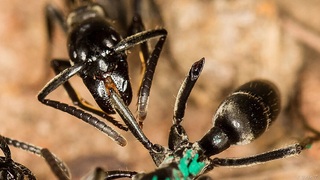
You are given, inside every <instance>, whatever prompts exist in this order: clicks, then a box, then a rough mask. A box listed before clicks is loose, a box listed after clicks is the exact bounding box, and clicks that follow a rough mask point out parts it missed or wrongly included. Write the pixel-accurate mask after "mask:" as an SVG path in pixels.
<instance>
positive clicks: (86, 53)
mask: <svg viewBox="0 0 320 180" xmlns="http://www.w3.org/2000/svg"><path fill="white" fill-rule="evenodd" d="M134 3H135V7H138V6H139V5H140V3H141V2H140V1H135V2H134ZM66 4H68V6H69V9H72V11H71V12H70V13H69V14H68V16H67V18H66V19H65V18H64V17H63V14H62V13H61V12H60V11H59V10H58V9H56V8H54V7H53V6H52V5H48V6H47V8H46V18H47V27H48V35H49V41H50V44H51V43H52V28H53V23H54V21H58V23H59V24H60V26H61V27H62V29H63V30H64V32H65V33H66V35H67V47H68V53H69V58H70V60H69V61H68V60H63V59H55V60H53V61H52V64H51V65H52V68H53V69H54V71H55V73H56V74H57V75H56V76H55V77H54V78H53V79H52V80H51V81H50V82H49V83H48V84H47V85H45V87H44V88H43V89H42V90H41V91H40V93H39V94H38V100H39V101H40V102H42V103H43V104H45V105H48V106H51V107H54V108H56V109H59V110H61V111H65V112H67V113H69V114H71V115H73V116H76V117H78V118H79V119H81V120H83V121H85V122H87V123H89V124H91V125H92V126H94V127H96V128H97V129H99V130H101V131H102V132H104V133H106V134H107V135H108V136H109V137H110V138H112V139H113V140H114V141H116V142H117V143H118V144H120V145H122V146H124V145H126V140H125V139H124V137H122V136H121V134H119V133H118V132H117V131H115V130H114V129H113V128H111V127H110V126H108V125H106V124H105V123H104V122H103V121H100V120H99V119H98V118H96V117H94V116H92V115H91V114H90V113H88V112H91V113H93V114H95V115H98V116H101V117H103V118H105V119H107V120H108V121H110V122H111V123H113V124H114V125H115V126H117V127H118V128H120V129H123V130H127V127H125V126H124V125H122V124H120V123H119V122H118V121H116V120H114V118H113V117H111V116H110V114H114V113H115V111H114V108H113V105H112V102H111V101H110V91H111V90H112V91H114V92H115V93H117V94H118V95H119V97H121V99H122V100H123V102H124V104H125V105H129V104H130V103H131V100H132V89H131V84H130V81H129V79H130V78H129V75H128V64H127V60H126V59H127V53H126V51H127V50H128V49H130V48H132V47H133V46H136V45H139V44H140V46H141V52H142V56H143V57H142V60H141V61H142V67H145V68H144V74H143V79H142V81H141V84H140V88H139V95H138V102H137V109H138V119H139V123H140V126H142V121H143V120H144V119H145V117H146V114H147V106H148V100H149V93H150V88H151V84H152V79H153V74H154V71H155V67H156V65H157V61H158V58H159V55H160V53H161V50H162V47H163V44H164V42H165V39H166V36H167V31H166V30H165V29H155V30H149V31H145V30H144V26H143V23H142V20H141V17H140V15H139V13H138V12H135V15H134V17H133V22H132V25H131V26H130V27H131V28H130V29H129V32H131V34H129V36H128V37H125V38H122V37H121V36H120V34H119V33H118V32H117V31H116V30H115V28H114V27H113V23H112V20H111V19H109V18H108V16H107V14H106V12H105V11H104V9H103V8H102V7H101V6H100V5H99V4H97V3H93V2H92V1H91V0H85V1H81V0H79V1H72V0H67V1H66ZM153 38H159V40H158V41H157V43H156V45H155V48H154V50H153V51H152V52H151V53H149V47H148V44H147V42H146V41H148V40H150V39H153ZM76 74H78V75H79V76H80V77H81V78H82V80H83V82H84V84H85V85H86V87H87V88H88V89H89V91H90V93H91V94H92V96H93V98H94V99H95V101H96V102H97V104H98V105H99V107H100V108H101V110H100V109H98V108H96V107H94V106H92V105H91V104H89V103H88V102H87V101H85V100H84V99H83V98H81V97H80V96H79V95H78V94H77V93H76V91H75V89H74V88H73V87H72V86H71V84H70V83H69V79H70V78H71V77H72V76H74V75H76ZM60 85H63V87H64V88H65V90H66V91H67V93H68V95H69V97H70V98H71V100H72V101H73V103H74V104H75V105H77V106H78V107H80V108H81V109H78V108H76V107H74V106H71V105H67V104H65V103H61V102H58V101H54V100H50V99H47V98H46V97H47V95H48V94H50V93H51V92H52V91H54V90H55V89H56V88H57V87H59V86H60ZM83 110H85V111H88V112H85V111H83Z"/></svg>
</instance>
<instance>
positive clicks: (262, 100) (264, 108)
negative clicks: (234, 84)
mask: <svg viewBox="0 0 320 180" xmlns="http://www.w3.org/2000/svg"><path fill="white" fill-rule="evenodd" d="M279 111H280V99H279V93H278V90H277V88H276V86H275V85H273V84H272V83H270V82H268V81H265V80H256V81H251V82H248V83H246V84H244V85H242V86H240V87H239V88H238V89H237V90H236V91H235V92H233V93H232V94H231V95H229V96H228V97H227V98H226V99H225V100H224V101H223V102H222V104H221V105H220V106H219V108H218V110H217V112H216V115H215V116H214V117H213V123H214V126H215V127H218V128H220V129H222V131H223V132H224V133H226V134H227V136H228V138H229V140H230V144H248V143H250V142H251V141H253V140H254V139H256V138H257V137H259V136H260V135H261V134H262V133H264V132H265V131H266V130H267V129H268V127H269V126H270V125H271V123H272V122H273V121H274V120H275V119H276V117H277V116H278V114H279Z"/></svg>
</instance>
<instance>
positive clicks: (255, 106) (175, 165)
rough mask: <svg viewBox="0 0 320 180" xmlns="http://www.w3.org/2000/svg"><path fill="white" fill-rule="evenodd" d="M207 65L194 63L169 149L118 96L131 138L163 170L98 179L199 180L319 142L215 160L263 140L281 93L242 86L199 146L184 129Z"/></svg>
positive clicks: (265, 86) (263, 84)
mask: <svg viewBox="0 0 320 180" xmlns="http://www.w3.org/2000/svg"><path fill="white" fill-rule="evenodd" d="M203 65H204V59H202V60H200V61H198V62H196V63H194V65H193V66H192V67H191V69H190V72H189V74H188V76H187V77H186V79H185V81H184V82H183V84H182V86H181V88H180V90H179V93H178V95H177V99H176V103H175V108H174V118H173V125H172V127H171V130H170V135H169V143H168V144H169V146H168V148H167V147H164V146H161V145H158V144H153V143H152V142H150V140H149V139H148V138H147V137H146V136H145V135H144V133H143V131H142V130H141V129H140V127H139V125H138V124H137V123H136V120H135V118H134V117H133V115H132V113H131V111H130V110H129V109H128V108H127V106H126V105H125V103H124V102H123V100H122V99H121V98H120V97H119V95H118V94H117V93H115V92H113V91H112V92H111V96H110V97H111V100H112V101H113V103H112V104H113V105H115V107H114V108H115V109H116V110H117V111H118V113H119V114H120V115H122V118H123V119H124V121H125V123H126V125H127V126H128V128H129V130H130V131H131V132H132V134H133V135H134V136H135V137H136V138H137V139H138V140H139V141H140V142H141V143H142V144H143V145H144V147H145V148H146V149H147V150H148V151H149V153H150V155H151V157H152V159H153V160H154V162H155V164H156V166H157V167H158V168H157V169H156V170H154V171H153V172H149V173H138V172H135V171H104V170H102V169H101V168H98V169H97V170H96V171H95V176H96V177H101V176H102V177H104V178H106V179H108V178H113V179H115V178H121V177H130V178H132V179H134V180H149V179H154V180H160V179H161V180H162V179H186V180H188V179H196V178H198V177H199V176H201V175H203V174H205V173H207V172H209V171H211V170H212V169H214V168H215V167H218V166H249V165H255V164H259V163H265V162H268V161H271V160H275V159H280V158H286V157H289V156H293V155H297V154H299V153H300V152H301V151H302V150H303V149H306V148H309V147H310V145H311V143H312V142H313V141H315V140H317V139H316V138H313V137H312V138H311V137H308V138H305V139H304V140H303V141H301V142H298V143H295V144H292V145H290V146H287V147H284V148H281V149H276V150H272V151H269V152H265V153H262V154H258V155H255V156H251V157H244V158H230V159H225V158H217V157H215V158H212V159H211V158H210V157H211V156H213V155H216V154H218V153H220V152H222V151H224V150H226V149H227V148H229V147H230V146H231V145H239V144H248V143H250V142H252V141H253V140H255V139H256V138H258V137H259V136H260V135H261V134H263V133H264V132H265V131H266V130H267V129H268V128H269V126H270V125H271V124H272V122H273V121H274V120H275V119H276V117H277V116H278V114H279V112H280V101H279V94H278V90H277V89H276V87H275V86H274V85H273V84H272V83H270V82H268V81H265V80H255V81H251V82H248V83H246V84H244V85H242V86H240V87H239V88H238V89H237V90H236V91H234V92H233V93H232V94H231V95H229V96H228V97H227V98H226V99H225V100H224V101H223V102H222V103H221V105H220V106H219V108H218V110H217V112H216V114H215V116H214V117H213V127H212V128H211V129H210V130H209V131H208V132H207V133H206V134H205V135H204V136H203V137H202V138H201V139H200V140H199V141H196V142H190V141H189V139H188V136H187V133H186V131H185V130H184V128H183V127H182V126H181V122H182V119H183V117H184V111H185V107H186V102H187V99H188V97H189V94H190V92H191V90H192V88H193V86H194V84H195V82H196V81H197V79H198V77H199V76H200V73H201V70H202V67H203ZM208 179H210V178H209V177H208Z"/></svg>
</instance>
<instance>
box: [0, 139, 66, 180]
mask: <svg viewBox="0 0 320 180" xmlns="http://www.w3.org/2000/svg"><path fill="white" fill-rule="evenodd" d="M8 145H11V146H14V147H16V148H19V149H23V150H25V151H29V152H31V153H33V154H36V155H38V156H41V157H43V158H44V159H45V160H46V161H47V163H48V164H49V165H50V164H54V166H50V167H51V168H52V171H53V172H54V173H55V175H56V176H57V178H59V179H69V178H70V173H69V170H68V168H67V167H66V166H65V164H64V163H63V162H62V161H61V160H59V159H58V158H57V157H56V156H55V155H54V154H52V153H51V152H50V151H49V150H48V149H46V148H40V147H36V146H34V145H31V144H27V143H25V142H21V141H17V140H13V139H10V138H8V137H4V136H1V135H0V149H1V150H2V152H3V154H4V157H1V156H0V179H6V180H17V179H28V180H35V179H36V177H35V175H34V174H33V173H32V172H31V171H30V170H29V169H28V168H27V167H25V166H24V165H22V164H20V163H17V162H15V161H13V159H12V158H11V151H10V149H9V147H8ZM53 167H54V168H53Z"/></svg>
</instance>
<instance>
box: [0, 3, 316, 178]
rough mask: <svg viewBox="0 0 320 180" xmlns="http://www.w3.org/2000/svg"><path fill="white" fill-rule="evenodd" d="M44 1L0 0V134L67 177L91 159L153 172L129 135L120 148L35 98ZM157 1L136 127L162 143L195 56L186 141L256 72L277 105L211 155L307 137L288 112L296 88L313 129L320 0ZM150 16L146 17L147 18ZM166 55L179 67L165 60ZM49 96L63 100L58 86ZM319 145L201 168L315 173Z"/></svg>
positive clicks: (43, 67)
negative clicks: (156, 41)
mask: <svg viewBox="0 0 320 180" xmlns="http://www.w3.org/2000/svg"><path fill="white" fill-rule="evenodd" d="M56 1H57V2H56ZM56 1H53V2H52V3H53V4H56V5H57V6H59V5H60V6H59V7H61V2H60V1H59V0H56ZM45 3H46V1H36V0H29V1H28V2H25V1H19V0H11V1H1V3H0V23H1V24H0V84H1V86H0V114H1V119H0V133H1V134H2V135H5V136H8V137H12V138H15V139H19V140H23V141H26V142H30V143H32V144H36V145H38V146H42V147H47V148H49V149H50V150H51V151H52V152H54V153H55V154H56V155H58V156H59V157H60V158H61V159H63V160H64V161H65V162H66V163H67V165H68V166H69V167H70V169H71V172H72V174H73V177H74V178H75V179H79V178H80V177H81V176H83V175H84V174H86V173H87V172H88V171H90V170H92V169H94V167H96V166H102V167H104V168H105V169H108V170H115V169H124V170H135V171H151V170H152V169H154V168H155V165H154V164H153V162H152V160H151V158H150V157H149V155H148V153H147V151H146V150H144V149H143V148H142V145H141V144H140V143H139V142H138V141H137V140H136V139H135V138H133V136H132V135H131V134H130V133H123V134H124V135H125V136H126V138H127V140H128V145H127V147H124V148H123V147H120V146H118V145H117V144H116V143H114V142H112V141H111V140H110V139H109V138H108V137H105V135H103V134H102V133H100V132H99V131H97V130H96V129H94V128H92V127H90V126H88V125H87V124H85V123H82V122H81V121H80V120H78V119H76V118H75V117H72V116H70V115H68V114H65V113H63V112H61V111H57V110H54V109H52V108H49V107H46V106H44V105H42V104H41V103H40V102H38V100H37V99H36V95H37V93H38V92H39V90H40V89H41V88H42V87H43V86H44V85H45V83H46V82H47V81H48V80H49V79H50V78H52V77H54V74H53V73H52V70H51V69H50V67H49V62H47V61H46V60H45V59H44V57H45V52H46V45H47V42H46V35H45V34H46V31H45V19H44V15H43V12H44V11H43V9H44V6H45ZM156 3H157V4H158V5H159V9H160V11H161V13H162V16H163V21H164V24H163V25H161V24H160V25H158V26H164V27H165V28H166V29H167V30H168V32H169V36H168V39H169V40H168V41H167V43H166V45H165V46H166V50H165V51H164V52H163V54H162V55H161V57H160V60H159V63H158V64H159V65H158V67H157V70H156V74H155V78H154V83H153V87H152V90H151V98H150V105H149V113H148V116H147V119H146V122H145V127H144V132H145V133H146V135H147V136H148V137H149V138H150V139H151V141H152V142H154V143H159V144H163V145H166V144H167V138H168V132H169V129H170V125H171V123H172V121H171V120H172V111H173V105H174V100H175V96H176V94H177V91H178V88H179V86H180V84H181V82H182V80H183V77H184V74H186V73H187V72H188V69H189V67H190V66H191V64H192V63H193V62H194V61H196V60H199V59H200V58H202V57H205V58H206V64H205V67H204V70H203V73H202V75H201V77H200V79H199V81H198V83H197V84H196V86H195V88H194V90H193V92H192V94H191V97H190V99H189V103H188V108H187V112H186V116H185V120H184V123H183V125H184V126H185V128H186V130H187V132H188V133H189V137H190V140H191V141H196V140H199V139H200V138H201V137H202V136H203V134H204V133H205V132H206V131H207V130H209V128H210V127H211V125H212V122H211V117H212V115H213V114H214V112H215V110H216V108H217V106H218V105H219V103H220V102H221V101H222V100H223V98H224V97H225V96H226V95H227V94H229V93H231V92H232V90H233V89H234V88H236V87H237V86H239V85H241V84H243V83H245V82H247V81H249V80H252V79H256V78H266V79H269V80H271V81H273V82H274V83H275V84H276V85H277V86H278V87H279V89H280V91H281V94H282V99H281V100H282V106H283V109H285V111H283V113H282V114H281V115H280V117H279V118H278V120H277V122H275V123H274V124H273V126H271V129H270V130H269V131H268V132H267V133H265V134H264V135H263V136H262V137H261V138H259V139H258V140H257V141H255V142H253V143H251V144H249V145H245V146H234V147H231V148H230V149H228V150H227V151H225V152H223V153H221V154H219V155H218V156H219V157H244V156H250V155H253V154H258V153H261V152H265V151H269V150H272V149H275V148H280V147H283V146H286V145H289V144H291V143H294V142H295V141H297V140H299V139H301V138H302V137H304V136H306V135H307V134H308V132H306V131H305V129H304V128H303V126H302V125H301V118H296V117H297V115H296V114H297V112H298V110H299V106H298V105H297V104H296V103H295V102H296V101H294V99H295V98H296V97H297V96H296V95H297V92H298V93H299V94H300V95H301V96H299V97H298V98H299V100H300V102H301V104H300V106H301V108H300V110H301V112H302V113H303V115H304V117H305V118H306V121H307V122H308V123H309V124H310V125H311V126H312V127H314V128H316V129H318V130H320V119H319V118H320V104H319V102H320V94H319V93H318V92H319V89H320V71H319V67H320V56H319V52H320V36H319V32H320V21H319V18H317V17H319V15H320V14H319V8H320V2H319V1H316V0H307V1H298V0H258V1H254V0H243V1H234V0H227V1H222V0H201V1H187V0H175V1H169V0H167V1H160V0H159V1H156ZM148 17H150V16H144V18H145V21H146V22H148ZM149 21H150V19H149ZM151 21H152V20H151ZM146 25H147V29H152V28H155V27H156V25H153V24H151V23H146ZM55 41H56V42H57V43H55V45H54V57H64V58H65V57H67V56H66V48H65V39H64V37H63V35H62V34H61V32H60V33H59V32H58V34H57V35H56V36H55ZM169 48H170V52H171V56H170V55H169V53H168V52H169V51H168V49H169ZM130 56H132V58H130V63H131V65H130V67H131V69H130V70H131V72H132V76H131V78H132V81H133V82H132V83H133V86H134V92H137V84H138V82H139V78H140V77H139V76H138V75H137V74H138V73H137V72H139V68H138V67H136V66H137V65H139V61H138V60H136V59H135V57H136V56H135V53H134V50H133V52H132V54H130ZM170 62H175V63H176V64H177V66H176V67H172V66H173V63H170ZM179 72H181V73H182V74H181V73H179ZM72 84H74V86H77V87H79V89H78V90H79V91H80V92H81V94H83V96H84V97H85V98H88V99H90V98H91V97H90V94H89V93H88V91H87V90H86V88H85V87H84V85H83V84H82V82H81V80H80V79H79V78H78V77H75V78H72ZM49 97H50V98H51V99H57V100H60V101H63V102H68V103H71V102H70V100H69V99H68V97H67V94H66V92H65V91H64V89H62V88H58V89H57V90H56V91H54V92H53V93H52V94H50V96H49ZM292 99H293V100H292ZM91 102H92V99H91ZM135 102H136V101H135V99H134V100H133V103H132V104H131V106H130V108H131V109H132V110H135ZM297 108H298V109H297ZM288 109H289V110H288ZM11 149H12V151H13V157H14V160H16V161H18V162H20V163H22V164H24V165H26V166H27V167H29V168H30V169H31V170H32V171H33V172H34V173H35V174H36V176H37V177H38V178H39V179H54V176H52V173H51V172H50V170H49V168H48V167H47V166H46V164H45V162H44V161H43V159H41V158H37V157H35V156H34V155H31V154H29V153H26V152H24V151H22V150H16V149H14V148H11ZM319 151H320V143H316V144H315V145H314V146H313V147H312V148H311V149H310V150H308V151H305V152H303V153H302V154H301V155H299V156H296V157H293V158H288V159H282V160H277V161H274V162H269V163H267V164H264V165H258V166H253V167H244V168H226V167H221V168H216V169H214V170H213V171H212V172H211V173H210V174H209V175H210V176H211V177H213V178H214V179H284V178H287V179H289V178H290V179H317V178H319V177H320V169H319V167H320V156H319Z"/></svg>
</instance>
